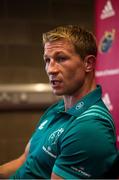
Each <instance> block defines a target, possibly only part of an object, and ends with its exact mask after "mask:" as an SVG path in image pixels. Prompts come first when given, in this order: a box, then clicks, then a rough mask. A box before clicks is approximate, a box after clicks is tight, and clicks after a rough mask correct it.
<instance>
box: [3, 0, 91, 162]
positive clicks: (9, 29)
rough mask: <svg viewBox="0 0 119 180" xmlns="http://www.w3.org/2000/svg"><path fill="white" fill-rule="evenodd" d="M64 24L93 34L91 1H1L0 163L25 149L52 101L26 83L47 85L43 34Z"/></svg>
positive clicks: (14, 156)
mask: <svg viewBox="0 0 119 180" xmlns="http://www.w3.org/2000/svg"><path fill="white" fill-rule="evenodd" d="M63 24H80V25H82V26H84V27H86V28H88V29H89V30H91V31H93V32H94V0H43V1H41V0H0V164H2V163H4V162H7V161H9V160H12V159H14V158H16V157H18V156H19V155H20V154H21V153H22V152H23V151H24V148H25V145H26V143H27V142H28V140H29V138H30V137H31V135H32V133H33V131H34V129H35V128H36V125H37V122H38V120H39V118H40V116H41V115H42V113H43V112H44V110H45V109H46V108H47V107H48V105H49V104H51V103H52V101H55V99H53V98H51V97H49V100H48V99H47V97H46V96H42V97H43V99H42V101H41V99H40V98H41V96H40V93H42V92H39V91H37V96H35V93H34V92H35V90H36V89H35V90H34V86H32V87H31V86H30V87H29V85H34V84H39V83H43V84H44V83H48V79H47V76H46V74H45V71H44V64H43V58H42V56H43V53H42V52H43V49H42V43H41V42H42V40H41V39H42V33H43V32H46V31H48V30H50V29H51V28H53V27H55V26H57V25H63ZM29 88H30V89H31V91H30V92H29ZM46 89H47V92H46V93H47V94H48V93H49V92H50V90H49V88H48V87H46ZM27 91H28V92H27ZM30 93H31V94H30ZM33 93H34V94H33ZM38 93H39V94H38ZM28 94H29V96H28ZM49 96H51V95H49ZM20 98H21V99H20ZM38 98H39V102H40V103H39V104H38V103H37V102H36V101H37V100H38ZM28 99H30V100H31V101H30V103H28V102H27V100H28ZM45 99H47V100H48V102H47V101H46V102H45ZM11 101H14V103H13V102H12V103H11ZM21 101H22V104H24V103H26V105H25V106H22V104H20V103H21ZM32 102H33V104H34V105H33V104H32ZM35 102H36V104H35Z"/></svg>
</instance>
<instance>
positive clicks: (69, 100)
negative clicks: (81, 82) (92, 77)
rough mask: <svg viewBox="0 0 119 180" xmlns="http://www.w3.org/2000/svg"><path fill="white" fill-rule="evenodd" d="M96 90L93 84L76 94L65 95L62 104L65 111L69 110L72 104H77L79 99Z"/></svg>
mask: <svg viewBox="0 0 119 180" xmlns="http://www.w3.org/2000/svg"><path fill="white" fill-rule="evenodd" d="M95 89H96V83H95V82H94V83H93V84H92V85H91V86H88V87H85V88H82V90H80V92H76V93H75V94H73V95H65V96H64V97H63V98H64V104H65V111H67V110H68V109H70V108H71V107H72V106H73V105H74V104H76V103H77V101H79V100H80V99H81V98H83V97H84V96H86V95H87V94H88V93H90V92H91V91H93V90H95Z"/></svg>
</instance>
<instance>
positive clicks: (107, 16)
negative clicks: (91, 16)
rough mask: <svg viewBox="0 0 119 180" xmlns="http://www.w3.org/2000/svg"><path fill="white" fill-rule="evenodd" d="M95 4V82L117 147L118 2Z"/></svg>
mask: <svg viewBox="0 0 119 180" xmlns="http://www.w3.org/2000/svg"><path fill="white" fill-rule="evenodd" d="M95 3H96V4H95V15H96V16H95V17H96V19H95V32H96V37H97V43H98V58H97V66H96V80H97V83H98V84H101V85H102V88H103V100H104V102H105V104H106V105H107V107H108V108H109V110H110V111H111V113H112V116H113V117H114V121H115V125H116V133H117V145H118V147H119V0H96V1H95Z"/></svg>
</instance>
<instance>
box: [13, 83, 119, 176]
mask: <svg viewBox="0 0 119 180" xmlns="http://www.w3.org/2000/svg"><path fill="white" fill-rule="evenodd" d="M101 94H102V92H101V87H100V86H97V88H96V90H94V91H92V92H91V93H89V94H88V95H86V96H85V97H83V98H82V99H81V100H80V101H78V102H77V103H76V104H75V105H74V106H73V107H72V108H70V109H69V110H68V111H66V112H65V111H64V101H63V100H61V101H59V102H58V103H56V104H54V105H53V106H51V107H50V108H49V109H48V110H47V111H46V112H45V114H44V115H43V116H42V117H41V119H40V122H39V123H38V127H37V129H36V131H35V132H34V134H33V136H32V137H31V140H30V151H29V154H28V157H27V160H26V162H25V163H24V164H23V166H21V168H20V169H18V170H17V171H16V173H15V174H14V175H13V176H12V177H11V178H12V179H40V178H41V179H43V178H44V179H50V177H51V173H52V172H54V173H55V174H56V175H58V176H61V177H62V178H64V179H83V178H84V179H89V178H91V179H93V178H101V177H103V174H104V172H105V171H107V170H108V168H109V167H110V166H111V165H112V163H113V161H114V159H115V158H116V155H117V149H116V145H115V144H116V143H115V142H116V136H115V127H114V123H113V120H112V117H111V114H110V113H109V111H108V109H107V108H106V106H105V105H104V103H103V101H102V99H101Z"/></svg>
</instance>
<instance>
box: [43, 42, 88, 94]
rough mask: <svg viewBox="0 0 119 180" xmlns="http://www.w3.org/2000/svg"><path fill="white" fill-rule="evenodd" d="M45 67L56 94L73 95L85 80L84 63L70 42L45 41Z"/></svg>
mask: <svg viewBox="0 0 119 180" xmlns="http://www.w3.org/2000/svg"><path fill="white" fill-rule="evenodd" d="M44 61H45V69H46V72H47V74H48V77H49V81H50V84H51V86H52V89H53V92H54V94H56V95H70V96H71V95H75V94H77V93H79V92H80V89H81V87H82V86H83V84H84V81H85V65H84V62H83V61H82V60H81V58H80V56H79V55H78V54H77V53H76V52H75V50H74V47H73V45H72V44H71V43H69V42H68V41H65V40H60V41H54V42H47V43H46V44H45V46H44Z"/></svg>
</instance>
